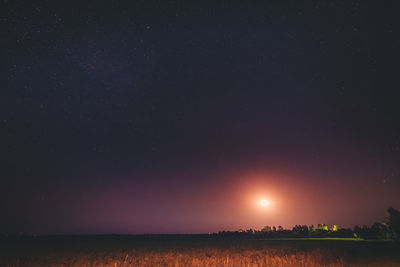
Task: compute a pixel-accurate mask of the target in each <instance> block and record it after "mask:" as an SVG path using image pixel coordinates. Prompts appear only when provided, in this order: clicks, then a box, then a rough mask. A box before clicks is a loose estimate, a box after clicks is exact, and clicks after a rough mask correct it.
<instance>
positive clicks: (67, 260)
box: [0, 236, 400, 266]
mask: <svg viewBox="0 0 400 267" xmlns="http://www.w3.org/2000/svg"><path fill="white" fill-rule="evenodd" d="M366 265H367V266H400V244H399V243H395V242H391V241H381V242H378V241H356V240H351V239H347V240H340V239H321V240H315V239H313V240H307V239H302V240H294V239H291V240H259V239H258V240H250V239H226V238H217V237H215V236H214V237H207V236H58V237H55V236H52V237H3V238H0V266H366Z"/></svg>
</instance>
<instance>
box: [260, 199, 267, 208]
mask: <svg viewBox="0 0 400 267" xmlns="http://www.w3.org/2000/svg"><path fill="white" fill-rule="evenodd" d="M260 204H261V206H263V207H267V206H268V205H269V201H268V200H266V199H263V200H261V201H260Z"/></svg>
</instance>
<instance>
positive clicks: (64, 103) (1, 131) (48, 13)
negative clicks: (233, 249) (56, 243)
mask: <svg viewBox="0 0 400 267" xmlns="http://www.w3.org/2000/svg"><path fill="white" fill-rule="evenodd" d="M216 2H217V1H212V2H209V3H208V2H206V1H198V3H194V1H108V2H105V1H79V2H78V1H77V2H74V1H6V0H4V1H1V3H0V29H1V30H0V32H1V42H0V51H1V61H0V70H1V71H0V85H1V86H0V93H1V95H0V214H1V219H0V233H11V234H12V233H20V232H24V233H31V234H55V233H57V234H60V233H61V234H71V233H79V234H85V233H87V234H93V233H203V232H215V231H219V230H237V229H239V228H243V229H248V228H257V229H258V228H261V227H263V226H265V225H276V226H278V225H282V226H284V227H291V226H293V225H295V224H318V223H327V224H333V223H335V224H339V225H342V226H347V227H353V226H354V225H356V224H358V225H363V224H367V225H370V224H372V223H373V222H375V221H382V220H384V219H385V216H386V209H387V208H388V207H389V206H393V207H395V208H397V209H399V208H400V167H399V166H400V117H399V114H400V103H399V99H400V93H399V88H400V80H399V77H400V73H399V70H400V67H399V62H400V21H399V15H398V14H400V4H399V1H395V0H392V1H383V2H381V1H361V0H360V1H352V0H350V1H349V0H346V1H260V2H257V3H256V2H253V1H251V2H252V3H244V2H243V3H241V4H237V3H232V2H230V1H229V4H228V2H225V3H223V2H219V3H216ZM248 2H250V1H248ZM300 2H301V3H300ZM305 2H306V3H305ZM263 198H266V199H268V200H269V201H270V202H271V205H270V206H269V207H267V208H262V207H261V206H260V205H259V201H260V200H261V199H263Z"/></svg>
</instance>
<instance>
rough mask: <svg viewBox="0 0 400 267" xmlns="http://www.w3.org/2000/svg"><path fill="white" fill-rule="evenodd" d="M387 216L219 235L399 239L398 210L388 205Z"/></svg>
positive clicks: (230, 232)
mask: <svg viewBox="0 0 400 267" xmlns="http://www.w3.org/2000/svg"><path fill="white" fill-rule="evenodd" d="M387 212H388V214H389V216H388V217H387V219H386V221H384V222H375V223H374V224H372V225H371V226H366V225H364V226H362V227H360V226H355V227H354V228H353V229H351V228H342V227H340V226H339V225H333V226H331V227H329V226H328V225H326V224H318V225H316V226H314V225H295V226H294V227H293V228H292V229H291V230H290V229H284V228H283V227H282V226H278V227H276V226H265V227H263V228H262V229H261V230H254V229H248V230H242V229H239V230H237V231H220V232H218V236H221V237H246V238H324V237H325V238H326V237H330V238H356V239H382V240H383V239H386V240H387V239H392V240H397V241H399V240H400V211H398V210H396V209H394V208H393V207H389V208H388V210H387Z"/></svg>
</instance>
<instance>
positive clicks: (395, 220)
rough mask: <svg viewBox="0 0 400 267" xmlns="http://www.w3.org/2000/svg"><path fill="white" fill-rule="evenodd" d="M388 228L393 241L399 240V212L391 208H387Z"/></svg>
mask: <svg viewBox="0 0 400 267" xmlns="http://www.w3.org/2000/svg"><path fill="white" fill-rule="evenodd" d="M388 213H389V218H388V226H389V230H390V232H391V233H392V238H393V239H394V240H399V239H400V211H398V210H396V209H394V208H393V207H389V208H388Z"/></svg>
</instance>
